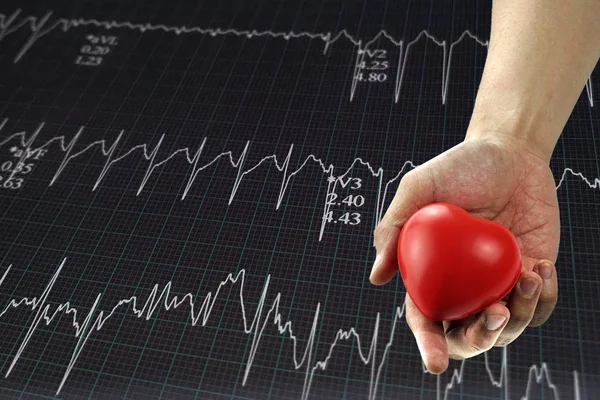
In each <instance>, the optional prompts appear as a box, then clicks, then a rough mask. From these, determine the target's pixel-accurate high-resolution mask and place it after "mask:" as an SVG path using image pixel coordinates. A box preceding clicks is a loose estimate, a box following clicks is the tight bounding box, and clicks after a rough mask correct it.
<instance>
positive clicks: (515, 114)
mask: <svg viewBox="0 0 600 400" xmlns="http://www.w3.org/2000/svg"><path fill="white" fill-rule="evenodd" d="M495 94H496V95H498V92H497V91H496V92H495ZM482 97H484V96H478V100H477V101H476V103H475V108H474V111H473V115H472V117H471V121H470V122H469V127H468V129H467V133H466V136H465V140H470V139H479V138H483V137H490V136H496V137H502V138H505V139H508V140H511V141H513V142H514V143H516V144H518V145H519V146H521V147H524V148H525V149H526V150H527V151H528V152H530V153H533V154H534V155H536V156H538V157H539V158H541V159H543V160H544V161H545V162H547V163H548V162H550V158H551V157H552V153H553V152H554V147H555V146H556V142H557V141H558V138H559V137H560V134H561V132H562V129H563V126H564V124H561V123H559V122H558V121H556V120H555V119H554V118H552V117H551V116H549V115H545V114H546V113H545V110H544V109H543V108H539V107H532V106H530V105H529V104H528V102H527V101H526V100H523V101H518V100H516V96H515V97H513V98H510V99H507V102H505V103H504V104H507V103H508V102H510V103H511V106H509V107H508V106H507V107H504V106H503V102H502V99H501V95H500V96H496V98H495V99H493V100H492V99H485V98H482Z"/></svg>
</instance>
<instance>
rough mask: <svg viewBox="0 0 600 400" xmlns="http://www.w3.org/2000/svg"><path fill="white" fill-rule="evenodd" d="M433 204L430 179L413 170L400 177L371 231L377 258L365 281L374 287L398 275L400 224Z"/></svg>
mask: <svg viewBox="0 0 600 400" xmlns="http://www.w3.org/2000/svg"><path fill="white" fill-rule="evenodd" d="M432 202H433V184H432V181H431V178H430V177H426V176H424V175H423V174H422V173H420V172H419V171H418V170H417V169H414V170H412V171H410V172H409V173H407V174H406V175H404V177H403V178H402V180H401V181H400V185H399V186H398V190H397V191H396V194H395V195H394V198H393V200H392V202H391V203H390V206H389V207H388V210H387V212H386V213H385V215H384V216H383V218H382V219H381V222H380V223H379V224H378V225H377V227H376V228H375V232H374V239H375V249H376V250H377V256H376V258H375V263H374V264H373V268H372V270H371V276H370V277H369V280H370V281H371V283H372V284H374V285H383V284H385V283H387V282H389V281H390V280H391V279H392V278H393V277H394V275H396V273H397V272H398V254H397V246H398V236H399V235H400V230H401V229H402V225H403V224H404V223H405V222H406V221H407V220H408V218H409V217H410V216H411V215H412V214H413V213H415V212H416V211H417V210H418V209H419V208H421V207H423V206H425V205H427V204H429V203H432Z"/></svg>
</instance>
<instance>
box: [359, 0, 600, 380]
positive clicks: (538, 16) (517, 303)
mask: <svg viewBox="0 0 600 400" xmlns="http://www.w3.org/2000/svg"><path fill="white" fill-rule="evenodd" d="M491 27H492V29H491V35H490V45H489V51H488V56H487V59H486V65H485V68H484V73H483V76H482V80H481V84H480V87H479V91H478V94H477V98H476V101H475V106H474V109H473V115H472V117H471V121H470V124H469V127H468V129H467V132H466V135H465V140H464V141H463V142H462V143H460V144H458V145H457V146H455V147H453V148H451V149H449V150H448V151H446V152H444V153H442V154H440V155H438V156H437V157H435V158H433V159H431V160H429V161H428V162H426V163H425V164H422V165H420V166H418V167H417V168H415V169H414V170H412V171H410V172H409V173H407V174H406V175H405V176H404V177H403V179H402V181H401V182H400V185H399V187H398V190H397V192H396V194H395V196H394V199H393V200H392V203H391V204H390V207H389V208H388V210H387V211H386V214H385V215H384V217H383V218H382V220H381V222H380V223H379V225H378V226H377V227H376V229H375V232H374V238H375V248H376V250H377V256H376V259H375V263H374V265H373V269H372V272H371V276H370V281H371V282H372V283H373V284H375V285H382V284H385V283H387V282H389V281H390V280H392V279H393V278H394V277H395V276H396V274H397V273H398V266H397V265H398V264H397V254H396V247H397V241H398V235H399V233H400V230H401V229H402V226H403V224H404V223H405V222H406V220H407V219H408V218H409V217H410V216H411V215H412V214H413V213H414V212H415V211H417V210H418V209H420V208H422V207H424V206H425V205H427V204H431V203H434V202H449V203H454V204H456V205H458V206H460V207H462V208H464V209H466V210H467V211H469V212H470V213H472V214H473V215H475V216H478V217H482V218H486V219H489V220H493V221H496V222H498V223H501V224H503V225H504V226H506V227H507V228H508V229H509V230H510V231H511V232H512V233H513V235H514V236H515V238H516V239H517V241H518V243H519V246H520V248H521V254H522V260H523V263H522V272H521V276H520V277H519V280H518V282H517V284H516V285H515V287H514V288H513V290H512V291H511V292H510V293H509V295H508V296H507V297H505V298H504V299H502V301H500V302H498V303H496V304H493V305H491V306H490V307H488V308H487V309H485V310H483V311H482V312H481V313H479V314H477V315H475V316H472V317H470V318H466V319H463V320H459V321H451V322H450V321H431V320H429V319H427V318H426V317H425V316H423V315H422V314H421V312H420V311H419V310H418V309H417V308H416V306H415V305H414V303H413V302H412V300H411V298H410V296H409V295H407V296H406V320H407V323H408V326H409V327H410V329H411V331H412V333H413V335H414V337H415V339H416V342H417V346H418V348H419V351H420V353H421V356H422V358H423V361H424V364H425V366H426V368H427V369H428V371H429V372H431V373H434V374H439V373H443V372H444V371H445V370H446V369H447V368H448V361H449V359H466V358H471V357H474V356H476V355H478V354H481V353H483V352H485V351H487V350H489V349H491V348H492V347H494V346H506V345H507V344H509V343H511V342H513V341H514V340H516V339H517V338H518V337H519V336H520V335H521V334H522V333H523V332H524V331H525V329H526V328H527V327H537V326H540V325H542V324H543V323H545V322H546V321H547V320H548V318H550V316H551V314H552V312H553V310H554V307H555V305H556V302H557V298H558V282H557V279H556V276H557V274H556V270H555V263H556V259H557V254H558V248H559V238H560V214H559V206H558V202H557V197H556V195H557V194H556V184H555V180H554V177H553V175H552V172H551V170H550V167H549V162H550V159H551V157H552V153H553V151H554V147H555V146H556V142H557V141H558V138H559V137H560V135H561V133H562V130H563V129H564V125H565V124H566V122H567V120H568V118H569V116H570V114H571V112H572V110H573V107H574V106H575V104H576V102H577V99H578V98H579V96H580V94H581V92H582V90H583V88H584V86H585V82H586V80H587V79H588V77H589V76H590V74H591V72H592V71H593V69H594V67H595V65H596V63H597V62H598V59H599V58H600V0H593V1H592V0H589V1H585V0H569V1H565V0H495V1H494V3H493V9H492V25H491ZM528 289H529V290H528ZM503 319H504V321H502V320H503ZM494 325H495V326H494Z"/></svg>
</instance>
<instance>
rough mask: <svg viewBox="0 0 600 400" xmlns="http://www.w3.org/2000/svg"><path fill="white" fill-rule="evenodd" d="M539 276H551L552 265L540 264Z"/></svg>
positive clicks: (547, 277) (545, 278) (545, 277)
mask: <svg viewBox="0 0 600 400" xmlns="http://www.w3.org/2000/svg"><path fill="white" fill-rule="evenodd" d="M540 276H541V277H542V279H544V280H547V279H550V278H552V265H551V264H549V263H543V264H542V265H540Z"/></svg>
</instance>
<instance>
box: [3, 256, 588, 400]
mask: <svg viewBox="0 0 600 400" xmlns="http://www.w3.org/2000/svg"><path fill="white" fill-rule="evenodd" d="M66 260H67V259H66V258H64V259H63V260H62V262H61V263H60V265H59V266H58V268H57V269H56V272H55V273H54V275H53V276H52V278H51V279H50V281H49V282H48V284H47V285H46V287H45V288H44V290H43V291H42V293H41V295H40V296H39V297H37V296H36V297H31V298H29V297H23V298H13V299H11V300H10V301H9V302H8V304H7V305H6V306H5V307H4V308H3V309H2V311H1V312H0V318H2V317H3V316H4V315H5V314H7V313H8V312H10V311H11V310H13V309H19V308H30V309H31V311H32V312H35V317H34V318H33V320H32V322H31V324H30V326H29V328H28V330H27V333H26V334H25V337H24V338H23V340H22V341H21V344H20V346H19V349H18V350H17V352H16V354H15V356H14V358H13V360H12V362H11V364H10V366H9V367H8V370H7V371H6V374H5V378H8V377H9V376H10V374H11V372H12V371H13V368H14V367H15V365H16V364H17V362H18V361H19V359H20V357H21V354H22V353H23V351H24V350H25V348H26V347H27V345H28V343H29V341H30V340H31V338H32V337H33V335H34V334H35V332H36V330H37V329H38V328H39V327H40V326H41V324H42V323H44V324H46V326H48V325H50V324H51V323H52V322H55V321H60V320H61V319H62V316H63V315H70V316H71V318H72V322H71V324H72V326H73V329H74V331H75V337H76V338H77V344H76V345H75V348H74V350H73V353H72V355H71V358H70V360H69V363H68V365H67V367H66V370H65V372H64V374H63V377H62V380H61V382H60V385H59V387H58V389H57V391H56V395H59V394H60V392H61V390H62V389H63V387H64V385H65V383H66V381H67V379H68V377H69V374H70V373H71V370H72V369H73V367H74V366H75V364H76V362H77V360H78V359H79V357H80V356H81V354H82V352H83V350H84V348H85V345H86V343H87V341H88V339H89V338H90V336H91V335H93V334H94V332H98V331H100V330H101V329H102V327H103V326H104V324H105V323H106V322H107V321H108V320H109V319H110V318H111V317H112V316H113V315H115V313H117V312H118V311H122V312H125V310H121V309H125V308H126V309H127V310H128V311H131V313H132V314H133V316H134V317H136V318H144V319H145V320H146V321H148V320H150V319H151V318H153V317H155V314H156V313H158V312H159V310H160V309H161V308H163V309H164V310H165V311H170V310H175V309H177V308H178V307H182V306H184V307H189V311H188V316H187V318H189V320H190V321H191V324H192V326H196V325H197V324H198V323H200V325H201V326H205V325H206V324H207V322H208V321H209V319H210V316H211V313H212V309H213V307H214V305H215V303H216V302H217V299H219V296H222V294H221V292H222V290H223V288H224V287H226V286H229V285H230V286H233V285H239V292H238V296H239V302H240V308H241V313H242V320H243V324H244V333H245V334H246V335H250V336H251V338H252V344H251V347H250V352H249V355H248V358H247V360H246V362H245V371H244V377H243V380H242V386H245V385H246V383H247V382H248V379H249V375H250V370H251V369H252V365H253V362H254V357H255V355H256V353H257V351H258V350H259V347H260V341H261V338H262V335H263V333H264V332H265V329H266V328H267V325H268V324H269V323H270V324H273V325H275V327H276V328H277V331H278V332H279V334H280V335H282V336H286V337H287V338H288V339H290V340H291V342H292V346H293V352H292V354H293V357H292V358H293V366H294V368H295V369H296V370H298V369H300V368H303V369H304V384H303V387H302V396H301V398H302V400H306V399H307V398H308V396H309V394H310V389H311V386H312V384H313V380H314V377H315V372H317V370H321V371H325V370H326V369H327V365H328V363H329V360H330V359H331V358H332V357H333V354H334V350H335V349H336V347H337V346H338V344H340V343H342V342H344V341H352V342H353V344H355V345H356V349H357V352H358V356H359V358H360V360H361V362H362V363H363V364H364V365H365V366H368V367H369V369H370V372H369V373H370V378H369V381H370V383H369V395H368V398H369V400H374V399H375V398H376V397H377V389H378V385H379V381H380V378H381V372H382V369H383V367H384V366H385V363H386V359H387V357H388V353H389V350H390V348H391V347H392V345H393V343H394V338H395V337H396V335H395V331H396V329H397V326H398V323H399V322H400V321H401V319H402V318H403V316H404V309H405V308H404V307H405V305H404V304H403V305H402V307H397V308H396V311H395V315H394V318H393V321H392V325H391V327H390V332H389V341H388V342H387V343H386V344H385V346H384V348H383V352H381V350H380V349H379V347H378V344H379V343H378V340H379V330H380V320H381V315H380V313H377V317H376V319H375V324H374V327H373V337H372V338H371V340H370V343H369V345H368V346H369V347H368V350H365V349H364V347H363V344H362V342H361V337H360V335H359V334H358V332H357V331H356V329H355V328H354V327H351V328H349V329H346V330H344V329H342V328H340V329H339V330H338V331H337V334H336V336H335V339H334V340H333V341H332V342H331V344H330V345H329V349H328V351H327V352H326V355H324V357H322V358H321V359H320V360H318V358H319V357H318V356H317V354H315V353H314V351H315V339H316V337H317V334H318V331H317V326H318V322H319V320H320V318H321V315H320V310H321V303H317V305H316V307H315V311H314V317H313V320H312V326H311V329H310V333H309V336H308V340H307V341H306V347H305V348H304V350H300V349H298V339H297V336H296V335H295V334H294V333H293V329H292V321H284V317H283V315H282V313H281V312H280V311H279V308H280V306H281V293H277V295H276V296H275V298H274V299H273V300H272V302H271V304H270V305H267V302H268V301H269V300H268V299H269V297H270V296H269V291H270V283H271V275H268V276H267V278H266V279H265V283H264V286H263V289H262V292H261V295H260V299H259V301H258V304H257V307H256V311H255V313H254V317H249V316H248V311H247V306H246V304H245V301H244V284H245V279H246V271H245V270H244V269H242V270H240V271H239V272H238V273H237V274H235V275H234V274H231V273H230V274H228V275H227V277H226V278H225V279H224V280H223V281H221V282H220V283H219V285H218V287H217V289H216V290H215V292H214V294H213V292H208V293H206V294H205V295H204V297H203V298H201V296H198V297H195V296H194V295H193V294H192V293H191V292H190V293H186V294H185V295H184V296H183V297H181V298H179V297H178V296H177V295H172V294H171V291H172V281H169V282H167V283H166V284H165V285H163V286H161V285H159V284H158V283H157V284H155V285H154V286H153V287H152V291H151V292H150V294H149V295H148V297H147V299H146V300H145V301H144V300H139V299H138V297H137V296H131V297H126V298H123V299H121V300H119V301H118V302H117V303H116V304H115V305H114V306H113V307H112V308H109V309H107V310H105V311H102V310H100V300H101V298H102V295H103V293H98V295H97V296H96V298H95V300H94V303H93V304H92V306H91V307H90V308H89V311H88V312H87V314H86V315H85V316H79V311H78V309H77V308H76V307H74V306H72V305H71V304H70V302H68V301H67V302H65V303H61V304H58V305H52V304H50V303H48V302H47V299H48V296H49V294H50V292H51V291H52V288H53V287H54V285H55V284H56V281H57V280H58V278H59V275H60V273H61V271H62V269H63V268H64V266H65V263H66ZM11 268H12V265H10V266H9V267H8V268H7V269H6V271H5V272H4V274H3V275H2V278H0V286H2V284H3V283H4V280H5V279H6V277H7V276H8V274H9V273H10V270H11ZM9 291H10V289H9ZM224 293H227V290H224ZM232 293H233V292H232ZM225 296H227V295H226V294H225ZM198 304H199V306H198ZM82 319H83V320H82ZM352 348H353V349H354V346H352ZM483 357H484V360H485V366H486V371H487V375H488V379H489V380H490V382H491V384H492V385H494V386H495V387H498V388H503V389H504V394H505V396H504V398H508V394H509V393H510V390H509V389H510V388H509V385H508V362H507V349H506V348H503V349H502V368H501V372H500V377H499V378H495V377H494V373H493V372H492V369H491V366H490V362H489V360H488V354H487V353H484V354H483ZM465 363H466V361H464V360H463V361H462V362H461V365H460V368H456V369H454V370H453V371H452V372H451V377H450V382H449V383H447V384H446V385H445V388H444V389H443V399H444V400H446V399H447V397H448V395H449V393H450V391H451V390H452V389H453V388H454V387H455V386H456V385H460V384H462V383H463V380H464V367H465ZM422 367H423V365H422ZM423 373H427V370H426V369H425V368H423ZM573 374H574V378H573V379H574V383H575V385H574V387H575V389H574V394H575V399H576V400H579V399H580V394H579V393H580V388H579V387H578V378H577V377H578V375H577V371H574V372H573ZM542 380H544V381H545V384H546V385H547V387H548V388H549V389H550V390H551V391H552V392H553V394H554V399H555V400H559V399H560V394H559V391H558V388H557V387H556V385H555V384H553V383H552V379H551V377H550V371H549V368H548V365H547V364H546V363H544V362H542V363H541V366H538V365H535V364H534V365H532V366H530V367H529V374H528V383H527V389H526V393H525V396H523V397H522V399H523V400H527V399H529V398H530V392H531V389H532V387H533V384H534V382H535V383H537V384H540V382H542ZM437 391H438V393H437V397H436V398H437V399H441V398H442V397H441V396H442V381H441V376H440V375H438V376H437Z"/></svg>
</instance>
